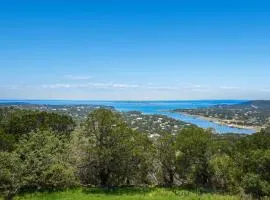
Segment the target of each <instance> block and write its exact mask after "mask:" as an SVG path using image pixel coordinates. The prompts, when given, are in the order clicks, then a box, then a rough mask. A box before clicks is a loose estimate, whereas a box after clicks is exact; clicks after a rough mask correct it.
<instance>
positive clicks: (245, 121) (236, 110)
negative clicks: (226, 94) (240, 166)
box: [174, 100, 270, 127]
mask: <svg viewBox="0 0 270 200" xmlns="http://www.w3.org/2000/svg"><path fill="white" fill-rule="evenodd" d="M174 112H181V113H186V114H190V115H199V116H203V117H209V118H213V119H218V120H221V122H223V123H227V124H231V125H238V126H251V127H262V126H269V125H270V101H266V100H265V101H259V100H257V101H248V102H244V103H241V104H235V105H217V106H212V107H207V108H197V109H176V110H174Z"/></svg>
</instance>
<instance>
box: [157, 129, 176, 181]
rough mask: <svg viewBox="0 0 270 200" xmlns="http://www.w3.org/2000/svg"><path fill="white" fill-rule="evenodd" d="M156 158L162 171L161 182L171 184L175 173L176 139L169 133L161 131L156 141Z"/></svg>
mask: <svg viewBox="0 0 270 200" xmlns="http://www.w3.org/2000/svg"><path fill="white" fill-rule="evenodd" d="M156 147H157V158H158V160H159V162H160V166H161V172H162V178H163V181H162V183H163V184H164V185H165V186H173V184H174V179H175V175H176V140H175V136H174V135H172V134H171V133H167V132H164V133H161V134H160V137H159V138H158V140H157V142H156Z"/></svg>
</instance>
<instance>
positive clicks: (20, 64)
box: [0, 0, 270, 100]
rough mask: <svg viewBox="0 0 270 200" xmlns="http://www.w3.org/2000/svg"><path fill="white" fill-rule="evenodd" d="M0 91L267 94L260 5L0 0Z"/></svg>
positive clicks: (269, 36) (78, 95) (3, 94)
mask: <svg viewBox="0 0 270 200" xmlns="http://www.w3.org/2000/svg"><path fill="white" fill-rule="evenodd" d="M0 3H1V6H0V98H1V99H95V100H96V99H100V100H102V99H111V100H116V99H117V100H126V99H127V100H138V99H141V100H148V99H150V100H155V99H159V100H162V99H174V100H176V99H179V100H181V99H270V78H269V76H270V3H268V1H266V0H264V1H261V0H257V1H248V0H246V1H237V0H234V1H232V0H226V1H207V0H205V1H201V0H200V1H199V0H178V1H171V0H166V1H154V0H152V1H149V0H144V1H142V0H137V1H133V0H130V1H126V0H125V1H117V0H114V1H105V0H99V1H91V0H89V1H81V0H77V1H68V0H65V1H59V0H54V1H51V0H46V1H36V0H35V1H30V0H25V1H14V0H9V1H0Z"/></svg>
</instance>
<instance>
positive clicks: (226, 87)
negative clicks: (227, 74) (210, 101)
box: [219, 86, 240, 90]
mask: <svg viewBox="0 0 270 200" xmlns="http://www.w3.org/2000/svg"><path fill="white" fill-rule="evenodd" d="M219 88H220V89H223V90H238V89H240V87H236V86H220V87H219Z"/></svg>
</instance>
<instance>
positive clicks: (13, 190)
mask: <svg viewBox="0 0 270 200" xmlns="http://www.w3.org/2000/svg"><path fill="white" fill-rule="evenodd" d="M0 113H1V115H0V116H1V118H0V119H1V120H0V143H1V150H0V192H1V193H2V195H3V197H4V198H5V199H12V198H14V197H15V196H16V195H19V196H18V197H16V198H19V199H42V198H43V199H44V198H49V199H54V198H58V199H71V198H72V199H88V198H91V197H93V198H95V199H118V198H120V197H121V199H122V198H123V199H151V198H152V199H163V198H167V199H185V198H186V199H237V198H240V197H241V196H242V198H243V199H248V198H249V199H252V198H254V199H260V198H267V197H269V196H270V168H269V166H270V129H264V130H262V131H261V132H258V133H255V134H253V135H250V136H249V135H247V136H242V135H241V136H238V135H233V134H230V135H215V134H213V133H212V132H211V131H210V130H205V129H201V128H198V127H193V126H191V127H186V128H181V129H179V131H177V132H174V133H170V132H166V131H163V132H158V133H157V134H156V135H157V136H156V137H151V135H149V134H148V133H145V132H143V131H140V132H139V131H136V130H134V129H132V128H130V127H129V125H128V124H127V123H126V121H125V119H124V118H123V115H121V114H120V113H118V112H115V111H112V110H108V109H104V108H101V109H96V110H94V111H92V112H90V113H89V115H88V117H87V119H86V120H84V122H83V123H81V125H80V126H77V127H75V123H74V122H73V120H72V118H70V117H68V116H64V115H59V114H55V113H47V112H40V111H29V110H21V109H20V110H17V109H12V108H9V109H2V110H1V112H0ZM151 186H162V187H163V189H151ZM73 187H81V188H86V189H85V190H75V191H73V190H68V191H66V192H58V193H38V194H29V195H23V196H20V194H25V193H27V192H28V193H29V192H30V193H31V192H32V191H35V192H36V191H40V192H44V191H47V192H52V191H55V190H57V191H59V190H60V191H61V190H63V189H68V188H73ZM93 187H95V188H100V189H87V188H93ZM123 187H124V188H126V187H128V188H132V189H125V190H124V189H119V188H123ZM136 187H137V188H138V187H139V188H141V190H142V191H140V190H139V191H138V189H136ZM164 187H165V188H168V189H164ZM178 187H181V188H185V189H188V190H193V191H197V192H195V193H194V192H187V191H186V192H184V191H183V190H181V189H176V188H178ZM110 191H111V192H110ZM132 191H135V194H134V193H132ZM198 192H199V193H198ZM201 192H204V194H202V195H199V194H201ZM213 192H218V193H226V194H231V195H237V196H238V197H235V196H224V195H214V194H213ZM198 195H199V196H198Z"/></svg>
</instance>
